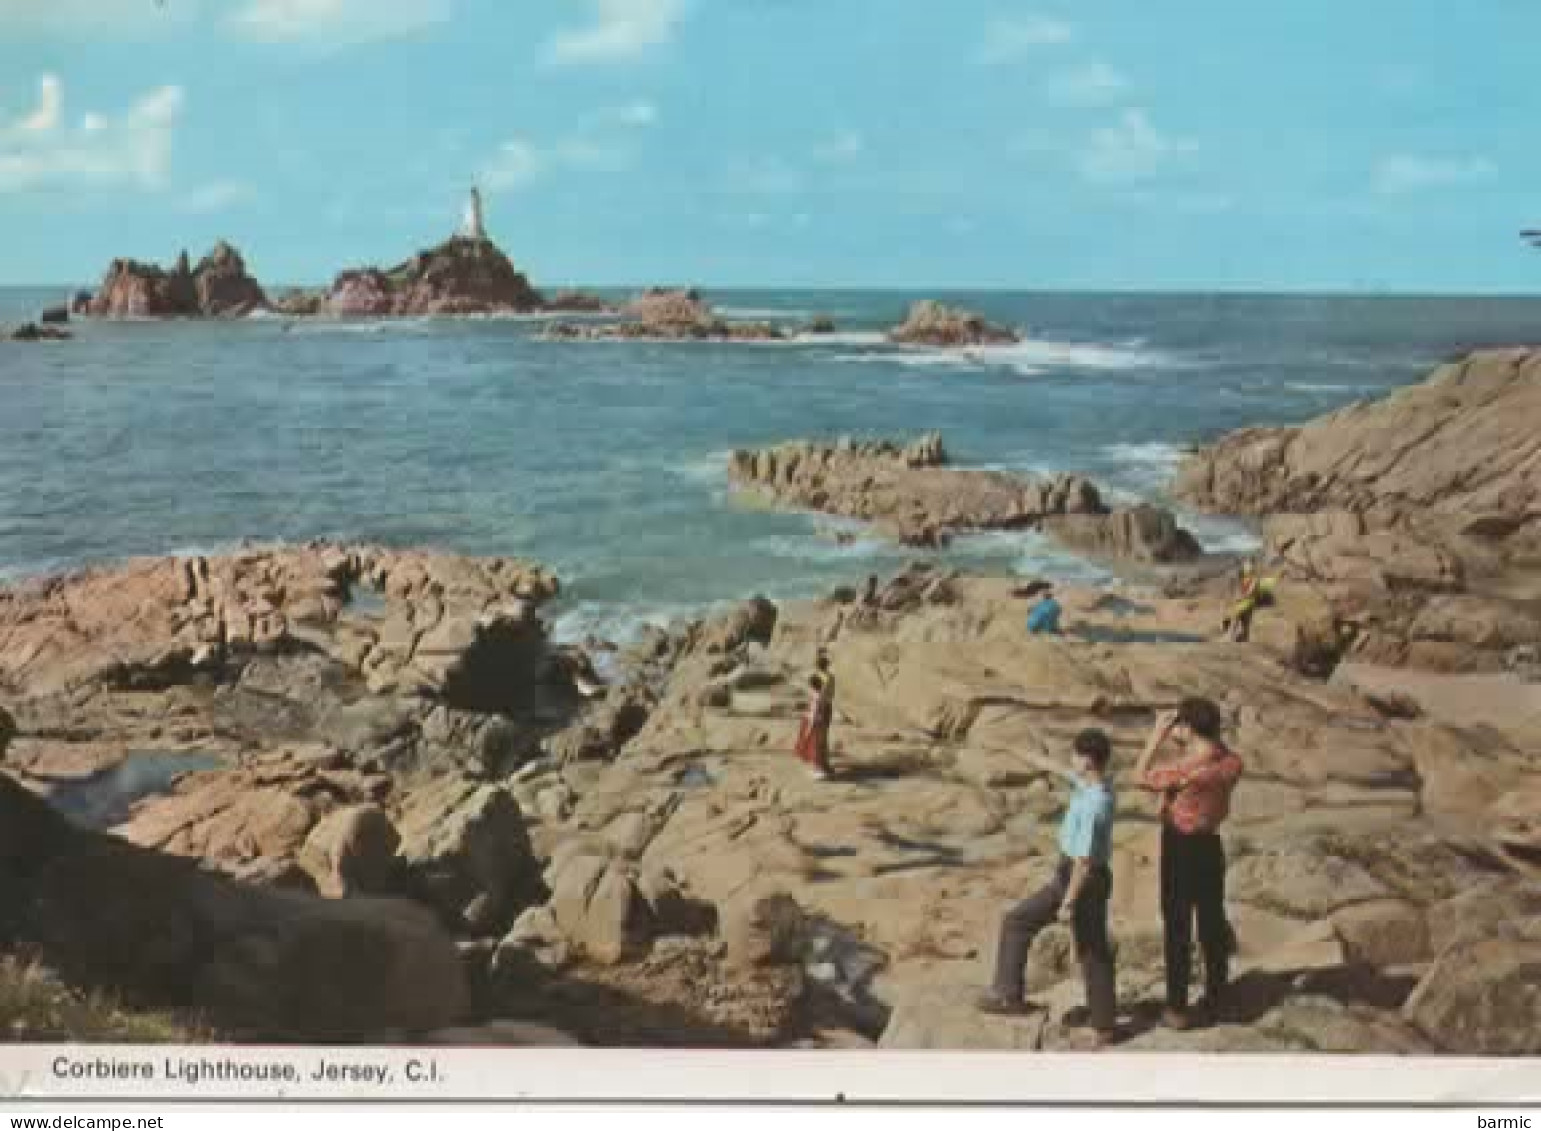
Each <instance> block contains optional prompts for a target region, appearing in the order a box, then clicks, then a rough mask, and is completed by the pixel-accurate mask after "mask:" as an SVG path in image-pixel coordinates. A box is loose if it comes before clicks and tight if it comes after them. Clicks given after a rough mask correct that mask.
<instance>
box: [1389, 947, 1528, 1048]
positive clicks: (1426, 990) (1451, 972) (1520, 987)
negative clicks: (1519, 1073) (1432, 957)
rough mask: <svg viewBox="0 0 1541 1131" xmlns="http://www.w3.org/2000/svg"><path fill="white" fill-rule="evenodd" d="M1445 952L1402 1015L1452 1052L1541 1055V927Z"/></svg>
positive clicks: (1448, 949) (1419, 984) (1425, 977)
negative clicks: (1537, 1021)
mask: <svg viewBox="0 0 1541 1131" xmlns="http://www.w3.org/2000/svg"><path fill="white" fill-rule="evenodd" d="M1530 928H1531V929H1530V931H1529V934H1528V937H1526V935H1525V934H1524V933H1521V932H1515V933H1513V934H1506V935H1503V936H1500V937H1496V938H1481V939H1471V940H1468V941H1465V942H1457V943H1455V944H1453V945H1451V946H1450V947H1449V948H1447V949H1446V950H1445V951H1444V953H1442V954H1441V955H1440V956H1439V959H1438V960H1437V961H1436V962H1435V963H1434V965H1433V967H1432V968H1430V970H1429V972H1428V973H1427V974H1425V975H1424V977H1423V980H1422V981H1421V982H1419V983H1418V986H1417V988H1416V989H1414V990H1413V993H1412V996H1411V997H1409V998H1408V999H1407V1004H1406V1005H1405V1006H1404V1007H1403V1011H1402V1012H1403V1015H1404V1016H1405V1017H1406V1018H1407V1020H1408V1021H1410V1022H1412V1024H1414V1025H1416V1026H1417V1027H1418V1028H1419V1029H1420V1030H1421V1031H1422V1032H1423V1033H1424V1034H1425V1035H1426V1036H1428V1038H1429V1039H1430V1040H1432V1041H1433V1042H1434V1043H1435V1044H1437V1045H1438V1046H1439V1047H1440V1048H1441V1049H1443V1050H1444V1051H1446V1052H1451V1053H1459V1054H1462V1055H1465V1056H1537V1055H1541V1025H1538V1024H1537V1023H1536V1019H1537V1018H1538V1017H1541V925H1538V923H1537V921H1535V920H1532V921H1531V923H1530Z"/></svg>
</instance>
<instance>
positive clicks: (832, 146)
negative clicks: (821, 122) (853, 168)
mask: <svg viewBox="0 0 1541 1131" xmlns="http://www.w3.org/2000/svg"><path fill="white" fill-rule="evenodd" d="M866 151H867V139H866V138H865V137H863V136H862V135H861V133H859V132H858V131H856V130H843V131H842V132H840V133H838V134H836V135H835V136H834V137H832V138H829V139H828V140H826V141H823V142H821V143H820V144H819V145H817V146H815V147H814V151H813V153H814V156H815V157H817V158H818V159H819V160H820V161H829V162H831V163H834V164H839V163H841V162H844V161H854V160H856V159H857V158H858V157H860V156H861V155H862V154H863V153H865V152H866Z"/></svg>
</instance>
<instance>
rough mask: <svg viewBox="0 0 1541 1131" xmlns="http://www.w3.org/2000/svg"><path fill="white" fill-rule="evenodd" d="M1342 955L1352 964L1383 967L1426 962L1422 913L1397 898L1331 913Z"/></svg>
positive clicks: (1427, 944)
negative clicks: (1340, 943) (1341, 947)
mask: <svg viewBox="0 0 1541 1131" xmlns="http://www.w3.org/2000/svg"><path fill="white" fill-rule="evenodd" d="M1332 924H1333V926H1334V927H1335V928H1336V929H1337V933H1338V938H1339V940H1340V941H1341V942H1342V944H1343V953H1344V956H1345V957H1346V958H1347V959H1348V961H1349V962H1352V963H1355V964H1356V965H1362V966H1371V967H1375V968H1377V969H1387V968H1390V967H1394V966H1411V965H1415V964H1417V963H1420V962H1427V961H1428V960H1429V957H1430V953H1429V931H1428V926H1427V924H1426V923H1425V922H1424V918H1423V913H1422V912H1421V911H1420V910H1419V909H1418V908H1417V907H1414V906H1413V905H1412V904H1410V903H1407V902H1406V901H1404V900H1400V899H1375V900H1371V901H1370V902H1368V903H1356V904H1354V905H1353V906H1350V907H1344V908H1342V909H1340V910H1339V911H1337V912H1335V913H1334V914H1333V916H1332Z"/></svg>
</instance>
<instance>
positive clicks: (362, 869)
mask: <svg viewBox="0 0 1541 1131" xmlns="http://www.w3.org/2000/svg"><path fill="white" fill-rule="evenodd" d="M400 843H401V836H400V834H399V833H397V832H396V826H395V825H393V824H392V823H391V819H390V818H389V817H387V816H386V815H385V811H384V810H383V809H381V808H380V807H379V806H377V805H351V806H348V807H347V808H345V809H339V810H337V811H336V812H334V813H332V814H331V815H330V816H328V817H326V818H324V819H323V820H321V821H320V822H319V823H318V824H317V825H316V827H315V828H313V829H311V831H310V835H309V836H308V837H306V838H305V843H304V845H303V846H302V847H301V849H300V855H299V864H300V866H301V867H302V868H304V869H305V871H306V872H307V873H308V874H309V875H310V876H311V878H312V879H313V880H314V881H315V884H316V890H317V891H319V892H320V893H321V894H322V895H324V896H327V897H328V898H331V899H338V898H341V897H343V896H352V895H384V894H388V893H391V892H393V891H395V890H397V889H399V887H400V883H399V879H398V875H397V865H396V848H397V846H398V845H399V844H400Z"/></svg>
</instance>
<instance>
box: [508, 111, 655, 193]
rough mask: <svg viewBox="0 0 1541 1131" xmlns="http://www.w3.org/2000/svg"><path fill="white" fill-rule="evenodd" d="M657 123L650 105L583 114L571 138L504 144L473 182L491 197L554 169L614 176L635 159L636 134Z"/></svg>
mask: <svg viewBox="0 0 1541 1131" xmlns="http://www.w3.org/2000/svg"><path fill="white" fill-rule="evenodd" d="M657 121H658V108H657V107H656V106H654V105H653V104H652V103H651V102H642V101H637V102H628V103H626V104H624V105H621V106H612V107H609V108H607V109H604V110H600V111H597V112H595V113H593V114H589V115H588V116H587V117H585V118H584V119H582V120H581V124H580V125H579V127H578V129H577V130H576V131H575V132H574V133H573V134H572V135H571V136H569V137H566V138H562V139H561V140H559V141H554V142H550V141H547V142H540V143H537V142H534V141H531V140H530V139H528V138H524V137H517V138H513V139H511V140H510V141H507V142H504V143H503V145H502V146H501V147H500V148H499V149H498V151H497V152H496V153H495V154H494V155H493V156H492V158H491V160H489V161H488V162H487V163H486V165H484V166H483V168H482V169H481V171H480V173H479V174H478V178H479V180H480V182H481V184H482V185H483V186H484V187H486V188H487V189H488V190H489V191H491V192H511V191H513V190H515V189H521V188H524V187H526V186H527V185H529V184H530V183H532V182H533V181H535V180H536V179H537V178H539V177H542V176H544V175H545V174H547V173H549V172H553V171H556V170H559V169H583V170H587V171H590V172H610V173H615V172H620V171H622V170H624V169H628V168H630V167H631V165H632V162H633V161H634V160H635V159H636V156H637V143H636V141H635V139H636V137H637V136H638V134H639V132H640V131H642V130H645V129H647V128H649V127H650V126H652V125H653V124H654V123H656V122H657Z"/></svg>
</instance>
